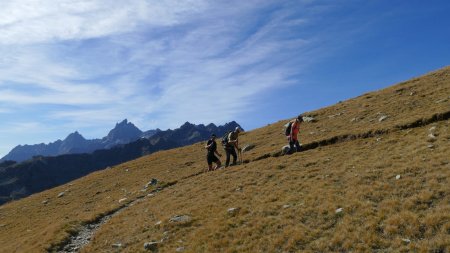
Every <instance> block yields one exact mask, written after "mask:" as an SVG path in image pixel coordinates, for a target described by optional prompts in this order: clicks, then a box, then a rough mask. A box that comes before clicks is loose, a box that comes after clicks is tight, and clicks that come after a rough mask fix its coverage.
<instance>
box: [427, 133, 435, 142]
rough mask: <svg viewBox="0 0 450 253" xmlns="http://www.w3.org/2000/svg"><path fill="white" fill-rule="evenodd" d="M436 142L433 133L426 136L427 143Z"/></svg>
mask: <svg viewBox="0 0 450 253" xmlns="http://www.w3.org/2000/svg"><path fill="white" fill-rule="evenodd" d="M435 140H436V135H434V134H433V133H431V134H429V135H428V141H429V142H433V141H435Z"/></svg>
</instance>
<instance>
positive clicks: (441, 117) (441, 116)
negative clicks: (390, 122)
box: [253, 111, 450, 161]
mask: <svg viewBox="0 0 450 253" xmlns="http://www.w3.org/2000/svg"><path fill="white" fill-rule="evenodd" d="M448 119H450V111H447V112H443V113H436V114H434V115H433V116H431V117H429V118H422V119H418V120H416V121H414V122H411V123H407V124H404V125H396V126H394V127H393V128H390V129H377V130H370V131H368V132H365V133H359V134H344V135H338V136H333V137H331V138H328V139H325V140H320V141H314V142H311V143H307V144H304V145H302V150H301V151H300V152H304V151H308V150H311V149H316V148H319V147H324V146H329V145H334V144H338V143H342V142H347V141H353V140H357V139H367V138H372V137H376V136H380V135H385V134H389V133H391V132H395V131H398V130H406V129H412V128H417V127H423V126H426V125H429V124H432V123H435V122H439V121H445V120H448ZM281 155H282V152H281V151H278V152H275V153H271V154H264V155H262V156H259V157H257V158H255V159H253V161H259V160H263V159H267V158H269V157H279V156H281Z"/></svg>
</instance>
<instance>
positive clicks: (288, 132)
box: [284, 121, 292, 136]
mask: <svg viewBox="0 0 450 253" xmlns="http://www.w3.org/2000/svg"><path fill="white" fill-rule="evenodd" d="M284 126H285V127H286V129H285V130H284V135H286V136H288V135H291V128H292V121H289V123H287V124H286V125H284Z"/></svg>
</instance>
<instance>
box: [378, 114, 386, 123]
mask: <svg viewBox="0 0 450 253" xmlns="http://www.w3.org/2000/svg"><path fill="white" fill-rule="evenodd" d="M387 118H388V116H386V115H382V116H381V117H380V118H379V119H378V122H381V121H384V120H386V119H387Z"/></svg>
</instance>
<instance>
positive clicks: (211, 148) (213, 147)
mask: <svg viewBox="0 0 450 253" xmlns="http://www.w3.org/2000/svg"><path fill="white" fill-rule="evenodd" d="M205 149H207V150H208V153H207V154H206V161H207V162H208V171H213V170H216V169H217V168H219V167H220V166H222V164H221V162H220V160H219V158H217V156H216V154H217V155H218V156H222V155H221V154H219V152H217V143H216V135H215V134H212V135H211V138H210V139H209V140H208V142H207V143H206V146H205ZM213 163H216V166H215V167H214V168H213V167H212V164H213Z"/></svg>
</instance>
